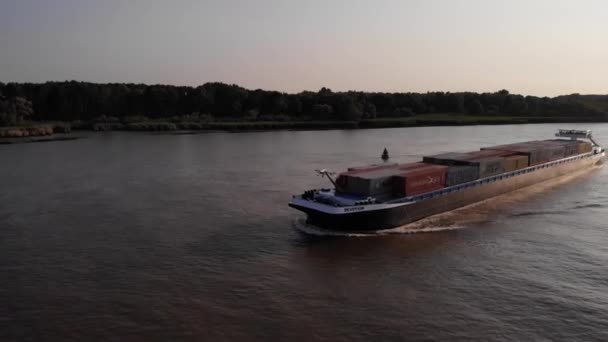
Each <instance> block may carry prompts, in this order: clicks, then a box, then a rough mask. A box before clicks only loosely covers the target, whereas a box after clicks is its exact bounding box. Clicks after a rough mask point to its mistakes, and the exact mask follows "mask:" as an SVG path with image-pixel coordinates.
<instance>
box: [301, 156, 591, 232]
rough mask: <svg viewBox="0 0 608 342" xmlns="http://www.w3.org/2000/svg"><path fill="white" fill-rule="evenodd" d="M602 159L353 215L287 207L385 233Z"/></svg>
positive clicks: (333, 225) (310, 218)
mask: <svg viewBox="0 0 608 342" xmlns="http://www.w3.org/2000/svg"><path fill="white" fill-rule="evenodd" d="M602 158H603V153H602V154H596V155H591V156H588V157H584V158H579V159H575V160H568V161H564V162H563V163H557V164H556V163H553V165H548V166H546V167H541V166H537V167H536V168H535V169H534V170H531V171H530V172H525V173H521V174H518V175H514V176H510V177H504V178H503V179H501V177H493V178H494V179H491V180H488V181H487V182H483V183H482V184H479V185H477V186H473V187H464V188H462V189H458V190H454V191H450V192H449V193H445V194H441V195H440V196H432V198H428V199H422V200H418V201H415V202H410V203H403V204H401V205H391V206H387V207H386V208H381V209H375V210H366V209H365V208H364V210H362V211H356V212H348V213H333V212H326V211H322V210H318V209H316V208H314V207H310V206H307V205H303V204H298V203H293V202H292V203H290V206H291V207H293V208H295V209H298V210H301V211H303V212H305V213H306V214H307V223H309V224H312V225H314V226H317V227H320V228H324V229H331V230H338V231H377V230H384V229H390V228H395V227H398V226H402V225H405V224H408V223H412V222H415V221H418V220H420V219H423V218H425V217H429V216H432V215H436V214H440V213H444V212H447V211H450V210H454V209H458V208H461V207H464V206H467V205H470V204H473V203H477V202H480V201H484V200H487V199H490V198H493V197H496V196H499V195H503V194H506V193H509V192H512V191H515V190H518V189H522V188H526V187H529V186H532V185H535V184H539V183H542V182H545V181H548V180H550V179H554V178H557V177H560V176H564V175H568V174H571V173H573V172H577V171H581V170H583V169H586V168H590V167H592V166H594V165H596V164H598V163H600V162H601V160H602Z"/></svg>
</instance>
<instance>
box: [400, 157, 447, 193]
mask: <svg viewBox="0 0 608 342" xmlns="http://www.w3.org/2000/svg"><path fill="white" fill-rule="evenodd" d="M447 169H448V167H447V166H443V165H432V166H428V167H424V168H419V169H413V170H409V171H406V172H405V173H402V174H399V175H397V176H395V177H394V181H393V189H394V191H393V193H394V195H395V196H397V197H402V196H414V195H418V194H422V193H425V192H429V191H434V190H439V189H442V188H443V187H444V186H445V175H446V170H447Z"/></svg>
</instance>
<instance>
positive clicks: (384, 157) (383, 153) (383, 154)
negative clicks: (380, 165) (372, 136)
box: [381, 147, 388, 161]
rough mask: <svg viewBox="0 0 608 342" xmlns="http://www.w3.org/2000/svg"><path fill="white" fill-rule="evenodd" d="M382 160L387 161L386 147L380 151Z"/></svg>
mask: <svg viewBox="0 0 608 342" xmlns="http://www.w3.org/2000/svg"><path fill="white" fill-rule="evenodd" d="M381 158H382V160H384V161H387V160H388V150H387V149H386V147H385V148H384V151H382V157H381Z"/></svg>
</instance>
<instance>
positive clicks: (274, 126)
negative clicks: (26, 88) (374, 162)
mask: <svg viewBox="0 0 608 342" xmlns="http://www.w3.org/2000/svg"><path fill="white" fill-rule="evenodd" d="M577 122H578V123H580V122H605V121H604V120H601V118H598V117H543V116H471V115H462V114H428V115H418V116H412V117H401V118H375V119H363V120H360V121H206V122H197V121H180V122H173V121H165V120H148V121H140V122H120V121H111V122H90V123H83V122H72V123H68V122H52V123H30V124H28V125H24V126H21V127H0V138H11V139H13V138H28V137H40V136H52V135H55V134H65V133H70V132H71V131H72V130H82V131H95V132H99V131H133V132H188V133H197V132H206V131H228V132H246V131H261V130H329V129H372V128H398V127H425V126H467V125H512V124H541V123H577Z"/></svg>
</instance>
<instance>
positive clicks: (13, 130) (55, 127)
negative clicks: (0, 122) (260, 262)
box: [0, 122, 72, 138]
mask: <svg viewBox="0 0 608 342" xmlns="http://www.w3.org/2000/svg"><path fill="white" fill-rule="evenodd" d="M71 130H72V129H71V126H70V124H68V123H62V122H51V123H44V124H34V123H30V124H27V125H23V126H13V127H0V138H26V137H40V136H48V135H52V134H56V133H70V132H71Z"/></svg>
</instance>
